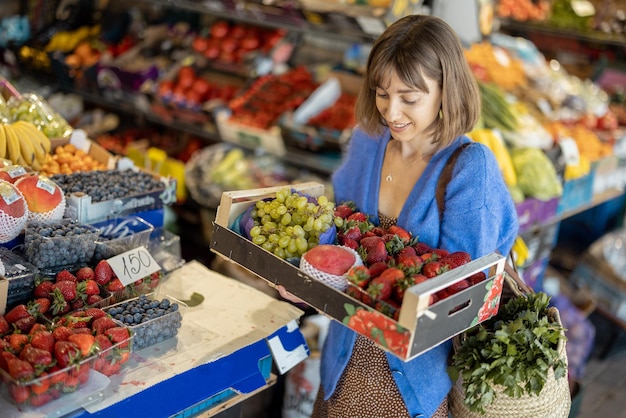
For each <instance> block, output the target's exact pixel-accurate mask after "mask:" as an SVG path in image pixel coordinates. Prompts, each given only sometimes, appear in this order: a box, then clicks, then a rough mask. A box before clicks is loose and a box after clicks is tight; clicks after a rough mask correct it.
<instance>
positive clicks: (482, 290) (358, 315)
mask: <svg viewBox="0 0 626 418" xmlns="http://www.w3.org/2000/svg"><path fill="white" fill-rule="evenodd" d="M291 187H292V188H293V189H296V190H299V191H301V192H304V193H306V194H309V195H311V196H319V195H321V194H323V192H324V186H323V185H321V184H319V183H314V182H312V183H303V184H296V185H292V186H291ZM281 188H282V186H278V187H268V188H261V189H254V190H244V191H235V192H225V193H223V194H222V199H221V202H220V206H219V207H218V209H217V214H216V219H215V225H214V230H213V234H212V237H211V242H210V246H211V249H212V250H213V251H214V252H216V253H217V254H220V255H222V256H224V257H226V258H228V259H230V260H232V261H234V262H235V263H237V264H239V265H241V266H242V267H244V268H245V269H247V270H249V271H251V272H252V273H254V274H256V275H258V276H260V277H261V278H263V279H264V280H266V281H267V282H268V283H269V284H270V285H273V286H275V285H279V284H281V285H284V286H285V288H286V289H287V290H288V291H289V292H291V293H293V294H294V295H296V296H297V297H299V298H301V299H303V300H304V301H306V302H307V303H308V304H310V305H311V306H313V307H315V308H316V309H318V310H319V311H320V312H321V313H324V314H326V315H327V316H329V317H330V318H332V319H334V320H337V321H339V322H341V323H343V324H345V325H346V326H348V327H350V328H351V329H353V330H355V331H357V332H360V333H361V334H363V335H365V336H367V337H369V338H371V339H372V340H374V341H375V342H376V343H377V344H378V345H379V346H380V347H381V348H383V349H385V350H387V351H389V352H390V353H392V354H394V355H396V356H398V357H399V358H401V359H403V360H408V359H411V358H413V357H415V356H417V355H419V354H421V353H423V352H424V351H426V350H428V349H430V348H432V347H434V346H436V345H438V344H440V343H442V342H444V341H446V340H448V339H450V338H452V337H453V336H454V335H456V334H458V333H461V332H463V331H465V330H466V329H468V328H470V327H471V326H473V325H476V324H477V323H479V322H482V321H484V320H485V319H488V318H489V317H491V316H493V315H494V314H495V313H497V308H498V306H499V301H500V295H501V290H502V281H503V271H504V263H505V258H504V257H502V256H501V255H499V254H495V253H493V254H489V255H487V256H485V257H481V258H480V259H477V260H474V261H471V262H470V263H468V264H466V265H463V266H460V267H458V268H456V269H454V270H451V271H449V272H446V273H444V274H442V275H440V276H437V277H436V278H433V279H431V280H428V281H426V282H423V283H420V284H418V285H416V286H413V287H411V288H409V289H408V290H407V291H406V294H405V296H404V301H403V304H402V308H401V312H400V315H399V318H398V320H397V321H395V320H393V319H392V318H390V317H388V316H386V315H385V314H383V313H381V312H379V311H377V310H375V309H374V308H372V307H370V306H368V305H366V304H364V303H362V302H361V301H358V300H356V299H354V298H352V297H351V296H349V295H348V294H346V293H344V292H341V291H338V290H336V289H334V288H332V287H330V286H328V285H326V284H325V283H323V282H321V281H318V280H315V279H314V278H312V277H310V276H308V275H307V274H305V273H303V272H302V271H301V270H300V269H299V268H298V267H296V266H294V265H293V264H291V263H289V262H287V261H285V260H283V259H281V258H279V257H276V256H274V255H273V254H271V253H269V252H267V251H266V250H264V249H263V248H261V247H260V246H258V245H256V244H254V243H253V242H252V241H250V240H248V239H246V238H244V237H243V236H241V235H239V234H237V233H236V232H234V231H233V230H232V229H231V225H233V223H234V221H235V219H236V218H237V217H238V216H239V215H240V214H241V213H242V212H244V211H245V210H246V209H247V208H248V207H249V206H250V205H251V204H253V203H254V202H255V201H257V200H260V199H264V198H267V197H272V196H273V195H275V193H276V192H277V191H278V190H280V189H281ZM479 271H488V274H487V280H486V281H484V282H482V283H479V284H477V285H475V286H472V287H470V288H467V289H465V290H464V291H461V292H459V293H456V294H454V295H451V296H449V297H448V298H446V299H443V300H441V301H439V302H437V303H435V304H433V305H431V306H429V301H430V296H431V295H432V294H434V293H436V292H437V291H439V290H441V289H445V288H447V287H448V286H450V285H452V284H454V283H456V282H459V281H461V280H463V279H464V278H467V277H469V276H471V275H473V274H474V273H477V272H479Z"/></svg>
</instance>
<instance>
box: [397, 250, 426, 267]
mask: <svg viewBox="0 0 626 418" xmlns="http://www.w3.org/2000/svg"><path fill="white" fill-rule="evenodd" d="M395 260H396V263H397V264H399V265H402V266H403V267H404V268H413V267H418V266H420V265H421V264H422V259H421V258H420V257H419V256H418V255H417V254H415V250H414V249H413V247H405V248H404V249H403V250H402V251H400V253H399V254H398V255H396V257H395Z"/></svg>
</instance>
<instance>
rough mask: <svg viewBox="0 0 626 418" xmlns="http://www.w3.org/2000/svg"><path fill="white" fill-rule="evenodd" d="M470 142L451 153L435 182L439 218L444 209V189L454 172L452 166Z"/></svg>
mask: <svg viewBox="0 0 626 418" xmlns="http://www.w3.org/2000/svg"><path fill="white" fill-rule="evenodd" d="M470 144H471V142H466V143H465V144H462V145H461V146H459V147H458V148H457V149H455V150H454V151H453V152H452V155H450V157H449V158H448V161H446V165H445V166H444V167H443V170H442V171H441V175H440V176H439V179H438V180H437V188H436V189H435V199H437V208H438V209H439V218H442V217H443V210H444V209H445V202H446V187H448V183H450V180H451V179H452V171H453V170H454V166H455V165H456V160H457V158H459V155H461V152H462V151H463V150H464V149H465V148H467V147H468V145H470Z"/></svg>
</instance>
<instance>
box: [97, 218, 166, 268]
mask: <svg viewBox="0 0 626 418" xmlns="http://www.w3.org/2000/svg"><path fill="white" fill-rule="evenodd" d="M93 226H95V227H96V228H98V229H100V236H99V237H98V240H97V241H96V247H95V250H94V255H93V261H94V263H97V262H98V261H100V260H106V259H108V258H111V257H114V256H116V255H118V254H122V253H124V252H126V251H130V250H132V249H134V248H137V247H141V246H147V245H148V244H149V242H150V236H151V234H152V231H153V230H154V226H152V224H150V223H148V222H146V221H145V220H143V219H142V218H140V217H138V216H126V217H120V218H115V219H113V220H111V221H106V222H101V223H97V224H93Z"/></svg>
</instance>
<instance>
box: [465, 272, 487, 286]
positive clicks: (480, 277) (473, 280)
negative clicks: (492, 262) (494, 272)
mask: <svg viewBox="0 0 626 418" xmlns="http://www.w3.org/2000/svg"><path fill="white" fill-rule="evenodd" d="M467 280H468V281H469V282H470V284H471V285H472V286H473V285H475V284H477V283H480V282H483V281H485V280H487V275H486V274H485V272H483V271H479V272H478V273H475V274H472V275H471V276H470V277H468V278H467Z"/></svg>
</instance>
